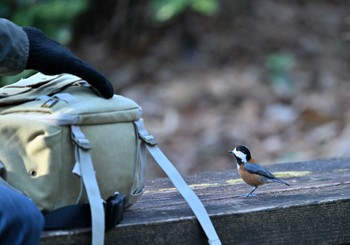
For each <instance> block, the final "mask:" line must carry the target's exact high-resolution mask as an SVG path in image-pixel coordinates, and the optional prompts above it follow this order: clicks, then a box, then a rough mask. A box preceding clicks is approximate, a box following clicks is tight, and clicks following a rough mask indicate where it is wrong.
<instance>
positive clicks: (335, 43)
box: [0, 0, 350, 177]
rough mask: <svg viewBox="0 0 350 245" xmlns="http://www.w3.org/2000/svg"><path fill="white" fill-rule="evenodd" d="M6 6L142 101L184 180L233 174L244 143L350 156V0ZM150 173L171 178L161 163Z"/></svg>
mask: <svg viewBox="0 0 350 245" xmlns="http://www.w3.org/2000/svg"><path fill="white" fill-rule="evenodd" d="M0 4H1V6H0V13H1V16H2V17H4V18H8V19H11V20H13V21H14V22H16V23H17V24H19V25H30V26H36V27H39V28H41V29H43V30H44V32H45V33H47V35H49V36H50V37H52V38H54V39H55V40H57V41H59V42H61V43H63V44H65V45H67V46H69V47H70V48H71V49H72V50H73V51H74V52H75V53H76V54H77V55H78V56H79V57H81V58H83V59H85V60H87V61H89V62H90V63H92V64H93V65H94V66H96V67H97V68H99V69H100V70H101V71H103V72H104V73H105V74H106V76H107V77H108V78H109V79H110V80H111V82H112V83H113V86H114V89H115V92H116V93H118V94H121V95H124V96H127V97H130V98H132V99H134V100H135V101H136V102H138V103H139V104H140V105H141V106H142V107H143V109H144V116H143V117H144V119H145V122H146V126H147V128H148V129H149V131H151V132H152V133H153V134H154V135H155V136H156V137H157V138H158V141H159V142H160V146H161V148H162V149H163V151H164V152H165V153H166V154H167V155H168V156H169V158H170V159H171V160H172V161H173V162H174V164H175V165H176V167H177V168H178V169H179V170H180V172H181V173H182V174H183V175H189V174H194V173H198V172H204V171H221V170H229V171H232V170H235V168H236V167H235V163H233V159H232V158H231V156H229V155H228V154H227V151H228V150H231V149H233V147H234V146H236V145H238V144H246V145H248V146H249V147H250V148H251V150H252V152H253V156H254V157H255V158H257V159H258V160H259V162H261V163H262V164H272V163H277V162H291V161H303V160H311V159H319V158H331V157H342V156H347V157H348V156H350V83H349V80H350V71H349V68H350V11H349V10H350V2H349V1H341V0H308V1H306V0H297V1H277V0H259V1H252V0H235V1H232V0H104V1H99V0H74V1H70V0H41V1H40V0H0ZM27 74H28V72H27ZM27 74H21V75H20V76H24V75H27ZM14 79H15V80H16V79H17V78H13V77H8V78H6V79H4V80H3V81H2V82H3V83H8V82H12V81H14ZM116 147H117V146H116ZM148 174H149V176H151V177H155V176H162V173H161V171H160V170H159V169H158V168H157V167H156V166H155V164H153V163H151V162H150V163H149V172H148Z"/></svg>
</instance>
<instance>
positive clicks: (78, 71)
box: [67, 58, 114, 99]
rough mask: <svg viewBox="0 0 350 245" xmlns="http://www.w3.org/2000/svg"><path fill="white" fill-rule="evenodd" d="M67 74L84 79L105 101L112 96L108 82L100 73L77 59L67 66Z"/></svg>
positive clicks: (111, 89)
mask: <svg viewBox="0 0 350 245" xmlns="http://www.w3.org/2000/svg"><path fill="white" fill-rule="evenodd" d="M67 73H71V74H73V75H76V76H78V77H80V78H82V79H84V80H85V81H87V82H88V83H89V84H90V85H91V86H92V87H93V88H94V89H96V90H97V91H98V92H99V93H100V94H101V95H102V96H103V97H104V98H106V99H109V98H111V97H113V95H114V91H113V87H112V84H111V83H110V82H109V80H108V79H107V78H106V77H105V76H104V75H103V74H102V73H101V72H99V71H97V70H96V69H95V68H93V67H92V66H91V65H89V64H88V63H86V62H84V61H82V60H80V59H78V58H76V59H74V61H73V62H72V64H70V65H69V70H68V71H67Z"/></svg>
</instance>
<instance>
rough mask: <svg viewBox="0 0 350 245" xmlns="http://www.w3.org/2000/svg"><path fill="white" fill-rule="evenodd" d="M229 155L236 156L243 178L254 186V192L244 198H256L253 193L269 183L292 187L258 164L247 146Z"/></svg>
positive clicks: (241, 146) (237, 148) (238, 147)
mask: <svg viewBox="0 0 350 245" xmlns="http://www.w3.org/2000/svg"><path fill="white" fill-rule="evenodd" d="M229 153H232V154H234V156H235V158H236V160H237V170H238V173H239V175H240V176H241V178H242V179H243V180H244V182H246V183H247V184H248V185H250V186H253V190H252V191H250V192H249V193H248V194H247V195H245V196H243V197H250V196H254V194H253V192H254V191H255V190H256V189H257V188H258V187H259V186H260V185H263V184H267V183H272V182H277V183H281V184H285V185H288V186H290V185H289V184H288V183H286V182H284V181H282V180H280V179H278V178H277V177H276V176H274V175H273V174H272V173H270V172H269V171H268V170H267V169H265V168H264V167H262V166H260V165H259V164H257V163H256V161H255V160H254V159H253V158H252V156H251V154H250V151H249V149H248V148H247V147H246V146H244V145H240V146H237V147H236V148H234V149H233V150H232V151H229Z"/></svg>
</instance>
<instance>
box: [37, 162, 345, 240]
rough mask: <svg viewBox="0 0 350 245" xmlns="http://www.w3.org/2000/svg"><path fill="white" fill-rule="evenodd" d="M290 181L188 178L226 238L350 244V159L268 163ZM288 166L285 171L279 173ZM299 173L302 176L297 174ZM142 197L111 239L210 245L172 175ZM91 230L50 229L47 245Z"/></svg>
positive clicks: (232, 175)
mask: <svg viewBox="0 0 350 245" xmlns="http://www.w3.org/2000/svg"><path fill="white" fill-rule="evenodd" d="M268 168H269V170H271V171H272V172H275V173H276V172H277V174H282V176H289V177H288V178H284V177H281V178H282V179H284V180H286V181H287V182H289V183H290V184H291V186H290V187H287V186H284V185H279V184H270V185H265V186H262V187H259V188H258V189H257V191H256V194H257V196H256V197H252V198H240V195H243V194H246V193H247V192H248V191H249V190H250V187H248V186H247V185H246V184H244V183H242V182H241V181H240V180H239V178H238V175H237V173H236V171H235V169H234V168H232V170H228V171H225V172H217V173H205V174H201V175H196V176H191V177H188V178H186V182H187V183H189V184H190V185H191V187H192V188H193V189H194V191H195V192H196V193H197V195H198V196H199V197H200V199H201V200H202V201H203V203H204V205H205V206H206V208H207V210H208V212H209V214H210V216H211V218H212V220H213V223H214V226H215V227H216V228H217V231H218V234H219V236H220V238H221V239H222V242H223V244H234V243H239V244H241V243H243V244H256V243H259V244H261V243H262V244H264V243H265V244H267V243H268V244H281V243H283V244H295V243H307V244H335V243H337V244H339V243H346V242H350V159H345V158H344V159H329V160H318V161H309V162H298V163H284V164H276V165H273V166H268ZM282 171H283V173H281V172H282ZM299 175H301V176H299ZM147 186H148V187H147V191H146V193H145V194H144V196H143V197H142V199H141V200H140V201H139V202H138V203H136V204H135V205H134V206H132V207H131V208H130V209H129V210H128V211H127V212H126V213H125V217H124V220H123V221H122V223H121V224H119V225H118V226H117V227H116V228H115V229H113V230H112V231H110V232H108V233H107V235H106V244H206V243H207V242H206V238H205V236H204V234H203V232H202V230H201V229H200V226H199V224H198V222H197V221H196V219H195V218H194V217H193V214H192V212H191V210H190V209H189V208H188V205H187V204H186V202H185V201H184V200H183V199H182V197H181V196H180V195H179V194H178V192H177V191H176V190H175V189H174V188H173V186H172V184H171V183H170V182H169V180H168V179H156V180H150V181H148V182H147ZM89 241H90V235H89V232H88V231H74V232H72V231H64V232H63V231H60V232H49V233H45V234H44V236H43V238H42V244H86V243H89Z"/></svg>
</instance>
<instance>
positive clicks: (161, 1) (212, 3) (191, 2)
mask: <svg viewBox="0 0 350 245" xmlns="http://www.w3.org/2000/svg"><path fill="white" fill-rule="evenodd" d="M150 7H151V10H152V13H153V15H154V18H155V19H156V20H157V21H160V22H164V21H168V20H170V19H172V18H173V17H175V16H177V15H179V14H181V13H183V12H184V11H185V10H187V9H192V10H194V11H196V12H199V13H201V14H205V15H213V14H215V13H216V12H217V11H218V9H219V3H218V0H152V1H151V3H150Z"/></svg>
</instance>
